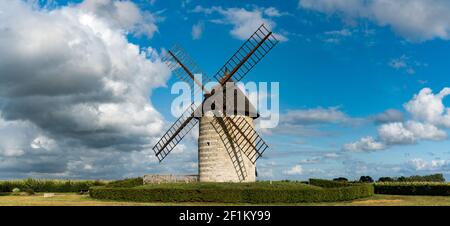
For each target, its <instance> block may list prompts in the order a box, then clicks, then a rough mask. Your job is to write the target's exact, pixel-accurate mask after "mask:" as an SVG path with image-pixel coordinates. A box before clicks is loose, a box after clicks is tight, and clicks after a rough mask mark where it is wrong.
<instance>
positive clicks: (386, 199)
mask: <svg viewBox="0 0 450 226" xmlns="http://www.w3.org/2000/svg"><path fill="white" fill-rule="evenodd" d="M155 205H156V206H159V205H165V206H170V205H186V206H189V205H194V206H195V205H218V206H223V205H248V204H242V203H237V204H223V203H134V202H115V201H100V200H95V199H92V198H90V197H89V196H88V195H78V194H74V193H62V194H61V193H60V194H55V196H53V197H44V195H43V194H42V193H40V194H35V195H31V196H16V195H1V196H0V206H155ZM273 205H277V204H273ZM294 205H300V206H450V196H397V195H375V196H373V197H370V198H365V199H359V200H354V201H346V202H331V203H298V204H294Z"/></svg>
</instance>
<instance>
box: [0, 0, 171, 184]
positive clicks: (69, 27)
mask: <svg viewBox="0 0 450 226" xmlns="http://www.w3.org/2000/svg"><path fill="white" fill-rule="evenodd" d="M0 11H2V12H3V13H1V14H0V30H1V33H2V35H0V52H1V53H2V54H1V55H0V112H1V117H0V155H3V156H6V157H8V156H9V158H7V159H3V158H2V160H5V161H1V162H0V177H5V176H7V175H12V174H13V173H15V174H14V175H15V176H18V175H22V176H24V177H26V176H27V175H30V174H31V173H37V174H39V175H44V176H48V177H52V176H56V175H58V176H64V177H67V178H68V177H85V176H86V177H97V178H100V177H102V178H105V177H118V176H119V177H120V176H121V175H123V174H126V173H129V172H133V171H134V172H135V173H139V172H141V173H142V171H145V170H148V167H150V166H147V164H148V163H146V162H141V163H133V165H128V166H127V167H126V169H125V167H123V166H125V164H124V163H127V162H129V159H130V158H131V156H130V155H131V153H133V152H143V153H147V154H152V155H153V151H151V149H150V148H151V145H152V144H153V142H154V141H155V139H156V138H157V136H158V135H159V133H160V132H161V130H162V127H163V126H164V123H163V118H162V116H161V115H160V114H159V112H157V111H156V109H155V108H154V107H153V105H152V104H151V103H150V102H149V99H148V97H149V95H151V90H152V89H154V88H156V87H160V86H163V85H165V82H166V80H167V79H168V75H169V71H168V69H167V67H166V66H165V65H164V64H163V63H162V62H160V60H158V54H157V51H154V50H153V49H152V48H150V47H149V48H141V47H140V46H137V45H135V44H132V43H130V42H128V40H127V35H129V34H134V35H146V36H149V37H151V36H152V35H153V34H154V32H156V31H157V29H156V28H157V27H156V24H155V21H154V19H155V18H153V17H152V15H151V14H150V13H149V12H144V11H141V10H140V9H139V8H137V6H136V5H135V4H134V3H132V2H129V1H109V0H103V1H91V0H90V1H85V2H83V3H81V4H70V5H68V6H63V7H58V8H54V9H40V8H36V7H35V6H32V5H29V4H28V3H26V2H23V1H8V2H5V1H0ZM150 53H151V54H150ZM44 56H45V57H44ZM47 149H49V150H51V151H50V152H49V150H47ZM44 151H45V153H44ZM11 156H20V158H12V157H11ZM141 159H142V161H145V159H144V158H141ZM78 161H82V162H83V167H81V168H80V171H78V169H76V168H70V167H69V166H70V164H72V165H74V164H75V165H76V163H77V162H78ZM127 164H128V163H127ZM81 169H85V170H89V172H90V173H89V174H85V172H84V171H83V170H81ZM139 170H140V171H139ZM93 172H94V173H93ZM33 175H34V174H33Z"/></svg>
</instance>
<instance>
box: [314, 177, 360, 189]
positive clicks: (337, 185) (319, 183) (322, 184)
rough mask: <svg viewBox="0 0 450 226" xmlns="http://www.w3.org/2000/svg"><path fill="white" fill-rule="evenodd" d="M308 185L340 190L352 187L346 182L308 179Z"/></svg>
mask: <svg viewBox="0 0 450 226" xmlns="http://www.w3.org/2000/svg"><path fill="white" fill-rule="evenodd" d="M309 184H310V185H314V186H319V187H323V188H340V187H348V186H352V184H350V183H348V182H346V181H331V180H323V179H309Z"/></svg>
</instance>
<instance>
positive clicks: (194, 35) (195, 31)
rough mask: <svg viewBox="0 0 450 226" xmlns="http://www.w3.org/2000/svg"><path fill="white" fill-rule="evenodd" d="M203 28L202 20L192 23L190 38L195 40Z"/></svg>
mask: <svg viewBox="0 0 450 226" xmlns="http://www.w3.org/2000/svg"><path fill="white" fill-rule="evenodd" d="M204 29H205V23H203V22H202V21H200V22H198V23H196V24H194V25H192V32H191V34H192V39H194V40H197V39H200V38H201V37H202V34H203V30H204Z"/></svg>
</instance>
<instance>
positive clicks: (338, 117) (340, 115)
mask: <svg viewBox="0 0 450 226" xmlns="http://www.w3.org/2000/svg"><path fill="white" fill-rule="evenodd" d="M282 120H283V121H286V122H290V123H300V124H321V123H341V122H348V121H350V120H351V118H350V117H348V116H347V115H346V114H345V113H344V112H342V111H341V110H339V108H338V107H329V108H320V107H319V108H312V109H304V110H291V111H288V112H287V113H286V114H284V115H283V117H282Z"/></svg>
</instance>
